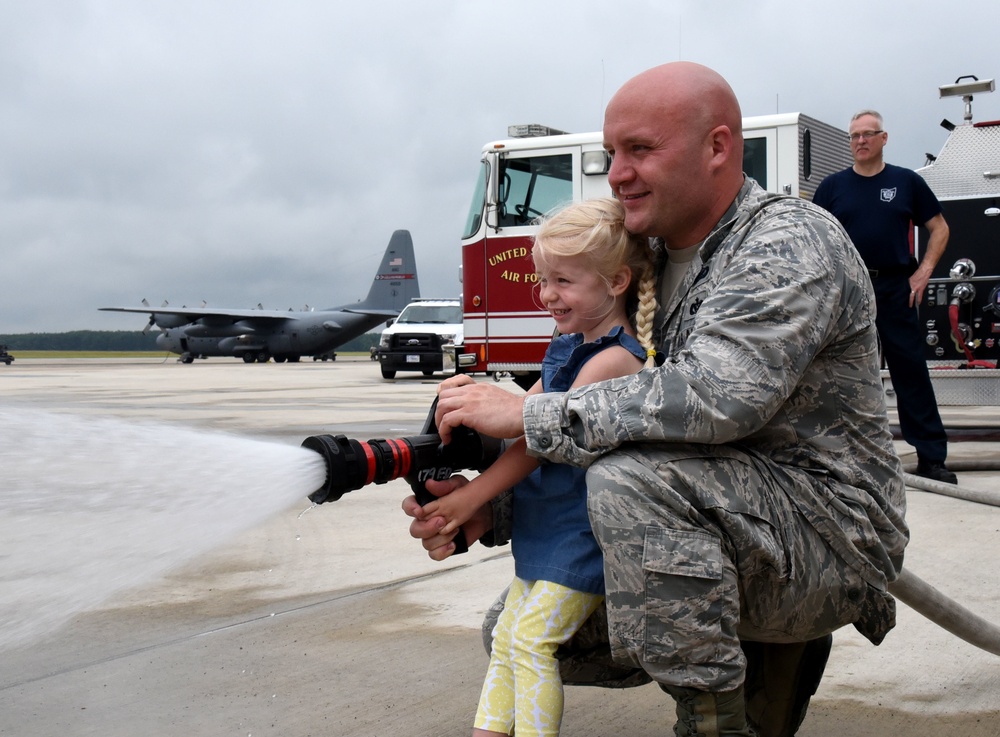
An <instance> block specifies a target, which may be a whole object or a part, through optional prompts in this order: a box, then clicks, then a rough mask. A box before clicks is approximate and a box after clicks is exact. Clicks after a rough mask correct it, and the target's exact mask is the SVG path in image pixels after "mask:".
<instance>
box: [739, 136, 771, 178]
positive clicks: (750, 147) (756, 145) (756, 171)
mask: <svg viewBox="0 0 1000 737" xmlns="http://www.w3.org/2000/svg"><path fill="white" fill-rule="evenodd" d="M743 173H744V174H746V175H747V176H748V177H750V178H752V179H756V180H757V184H759V185H760V186H761V187H765V188H766V187H767V139H766V138H747V139H746V140H745V141H743Z"/></svg>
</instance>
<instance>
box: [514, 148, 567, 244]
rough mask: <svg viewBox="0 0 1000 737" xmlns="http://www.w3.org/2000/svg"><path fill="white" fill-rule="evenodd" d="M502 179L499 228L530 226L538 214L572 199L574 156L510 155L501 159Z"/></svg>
mask: <svg viewBox="0 0 1000 737" xmlns="http://www.w3.org/2000/svg"><path fill="white" fill-rule="evenodd" d="M500 177H501V179H500V181H501V182H503V184H504V186H503V192H502V193H501V199H502V201H503V202H504V203H505V205H506V206H505V207H503V208H501V209H500V217H499V220H500V222H499V225H500V227H502V228H503V227H508V228H509V227H514V226H519V225H531V223H532V222H533V221H534V220H535V219H536V218H538V217H541V216H542V215H544V214H546V213H547V212H549V211H550V210H552V209H554V208H556V207H559V206H562V205H565V204H566V203H568V202H571V201H572V200H573V156H572V155H571V154H558V155H554V156H534V157H529V158H516V159H515V158H508V159H505V160H504V161H502V162H501V169H500Z"/></svg>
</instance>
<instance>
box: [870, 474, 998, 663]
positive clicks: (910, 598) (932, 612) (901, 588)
mask: <svg viewBox="0 0 1000 737" xmlns="http://www.w3.org/2000/svg"><path fill="white" fill-rule="evenodd" d="M946 485H947V484H946ZM889 593H891V594H892V595H893V596H895V597H896V598H897V599H899V600H900V601H901V602H903V603H904V604H906V605H907V606H908V607H910V608H911V609H913V610H914V611H916V612H918V613H919V614H922V615H923V616H925V617H927V619H929V620H931V621H932V622H934V623H935V624H936V625H938V626H939V627H943V628H944V629H946V630H948V631H949V632H951V633H952V634H953V635H956V636H957V637H961V638H962V639H963V640H965V641H966V642H968V643H969V644H971V645H975V646H976V647H978V648H979V649H981V650H985V651H986V652H988V653H993V654H994V655H1000V627H997V626H996V625H995V624H993V623H992V622H988V621H986V620H985V619H983V618H982V617H980V616H979V615H978V614H974V613H972V612H971V611H969V610H968V609H966V608H965V607H964V606H962V605H961V604H959V603H958V602H957V601H955V600H954V599H952V598H950V597H948V596H946V595H945V594H942V593H941V592H940V591H938V590H937V589H936V588H934V587H933V586H931V585H930V584H929V583H927V582H926V581H924V580H923V579H921V578H920V577H919V576H917V575H916V574H914V573H913V572H911V571H910V570H909V569H908V568H905V567H904V569H903V570H902V571H900V574H899V578H897V579H896V580H895V581H893V582H892V583H891V584H889Z"/></svg>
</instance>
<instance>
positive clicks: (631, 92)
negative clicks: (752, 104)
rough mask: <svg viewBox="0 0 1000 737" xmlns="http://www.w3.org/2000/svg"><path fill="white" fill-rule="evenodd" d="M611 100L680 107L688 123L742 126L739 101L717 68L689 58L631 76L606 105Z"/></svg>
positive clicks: (739, 128)
mask: <svg viewBox="0 0 1000 737" xmlns="http://www.w3.org/2000/svg"><path fill="white" fill-rule="evenodd" d="M615 104H640V105H645V106H647V107H649V108H651V109H654V110H659V111H663V112H668V113H674V112H677V111H682V112H683V113H684V114H685V116H686V118H687V120H688V121H689V124H692V123H693V124H697V125H698V126H699V127H703V128H706V129H711V128H714V127H715V126H717V125H725V126H728V127H729V128H730V130H732V131H734V132H736V133H741V131H742V128H743V115H742V113H741V112H740V103H739V101H738V100H737V99H736V94H735V93H734V92H733V89H732V87H730V86H729V83H728V82H726V80H725V79H723V78H722V76H721V75H720V74H719V73H718V72H716V71H714V70H712V69H709V68H708V67H706V66H702V65H701V64H695V63H693V62H689V61H678V62H673V63H670V64H662V65H660V66H658V67H653V68H652V69H648V70H646V71H645V72H642V73H641V74H639V75H637V76H635V77H633V78H632V79H630V80H629V81H628V82H626V83H625V84H624V85H622V87H621V89H620V90H618V92H617V93H616V94H615V96H614V98H612V100H611V103H610V104H609V105H608V109H609V110H610V109H611V108H612V106H614V105H615ZM741 138H742V136H741Z"/></svg>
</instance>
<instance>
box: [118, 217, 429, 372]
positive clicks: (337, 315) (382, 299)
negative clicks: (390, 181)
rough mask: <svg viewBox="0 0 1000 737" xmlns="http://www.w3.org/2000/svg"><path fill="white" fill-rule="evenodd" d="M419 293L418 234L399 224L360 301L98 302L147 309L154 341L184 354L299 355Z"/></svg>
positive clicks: (389, 313)
mask: <svg viewBox="0 0 1000 737" xmlns="http://www.w3.org/2000/svg"><path fill="white" fill-rule="evenodd" d="M419 296H420V287H419V284H418V282H417V264H416V260H415V258H414V256H413V240H412V239H411V238H410V232H409V231H408V230H397V231H396V232H395V233H393V234H392V238H391V239H390V240H389V246H388V247H387V248H386V250H385V255H384V256H383V257H382V264H381V265H380V266H379V269H378V271H377V272H376V273H375V279H374V280H373V281H372V285H371V288H370V289H369V290H368V296H367V297H366V298H365V299H364V300H362V301H361V302H356V303H354V304H347V305H341V306H340V307H330V308H327V309H323V310H309V309H307V310H298V311H296V310H291V309H289V310H287V311H282V310H265V309H262V308H260V305H258V309H250V310H242V309H235V310H231V309H212V308H209V307H194V308H191V307H181V308H180V309H175V308H173V307H168V306H163V307H155V308H150V307H149V304H148V303H147V302H146V300H143V304H144V305H145V306H144V307H101V308H100V309H101V310H104V311H108V312H140V313H147V312H148V313H149V323H148V324H147V325H146V328H145V330H144V331H143V332H145V331H148V330H149V329H150V328H151V327H153V326H154V325H155V326H156V327H158V328H160V330H161V331H162V332H161V333H160V334H159V335H158V336H156V345H158V346H159V347H160V348H163V349H165V350H168V351H170V352H171V353H177V354H180V360H181V361H183V362H184V363H191V362H192V361H194V359H195V358H207V357H208V356H236V357H238V358H242V359H243V361H244V362H245V363H254V362H255V361H256V362H258V363H266V362H267V361H269V360H270V359H271V358H274V360H275V361H277V362H279V363H281V362H284V361H291V362H297V361H299V360H300V359H301V358H302V356H313V359H314V360H315V359H317V358H323V359H324V360H325V359H326V358H327V357H330V356H332V355H334V354H333V351H334V349H336V348H338V347H339V346H341V345H343V344H344V343H346V342H348V341H349V340H352V339H354V338H356V337H358V336H359V335H361V334H362V333H364V332H366V331H368V330H371V329H372V328H373V327H375V326H376V325H378V324H379V323H380V322H386V321H389V320H391V319H393V318H394V317H396V316H397V315H398V314H399V312H400V310H402V309H403V308H404V307H405V306H406V305H407V304H408V303H409V302H410V300H411V299H413V298H414V297H419Z"/></svg>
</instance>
